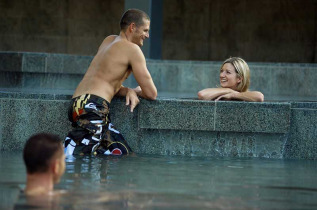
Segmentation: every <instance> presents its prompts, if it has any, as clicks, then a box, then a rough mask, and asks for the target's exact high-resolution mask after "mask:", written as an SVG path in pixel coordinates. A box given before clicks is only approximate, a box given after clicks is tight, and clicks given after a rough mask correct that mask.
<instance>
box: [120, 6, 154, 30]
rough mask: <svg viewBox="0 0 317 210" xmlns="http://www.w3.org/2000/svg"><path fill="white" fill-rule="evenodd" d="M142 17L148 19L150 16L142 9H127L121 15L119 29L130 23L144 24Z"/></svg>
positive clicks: (123, 28)
mask: <svg viewBox="0 0 317 210" xmlns="http://www.w3.org/2000/svg"><path fill="white" fill-rule="evenodd" d="M144 19H147V20H150V17H149V16H148V15H147V14H146V13H145V12H143V11H142V10H138V9H128V10H127V11H126V12H125V13H124V14H123V15H122V17H121V20H120V29H121V30H125V29H126V28H127V27H128V26H129V25H130V24H131V23H135V25H136V26H137V27H139V26H141V25H143V24H144Z"/></svg>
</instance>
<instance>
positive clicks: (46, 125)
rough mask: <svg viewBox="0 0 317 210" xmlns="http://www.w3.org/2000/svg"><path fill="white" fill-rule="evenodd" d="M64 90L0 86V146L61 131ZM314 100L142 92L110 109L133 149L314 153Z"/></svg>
mask: <svg viewBox="0 0 317 210" xmlns="http://www.w3.org/2000/svg"><path fill="white" fill-rule="evenodd" d="M67 97H68V98H70V96H69V95H68V96H66V95H64V96H60V97H59V98H63V99H62V100H59V99H57V97H55V96H50V95H49V94H48V95H47V96H46V97H43V96H41V95H37V94H32V95H30V94H21V95H15V94H13V95H11V94H10V93H6V94H1V93H0V131H1V132H0V134H1V135H0V150H4V151H16V150H18V151H20V150H22V148H23V145H24V143H25V141H26V140H27V139H28V137H29V136H31V135H33V134H34V133H37V132H51V133H55V134H58V135H60V136H61V137H62V138H64V137H65V136H66V135H67V133H68V131H69V130H70V129H71V127H70V122H68V120H67V108H68V105H69V100H64V99H65V98H67ZM43 98H44V99H43ZM316 108H317V103H316V102H310V103H302V102H293V103H290V102H287V103H276V102H274V103H272V102H265V103H251V102H214V101H208V102H206V101H198V100H182V99H181V100H180V99H159V100H157V101H147V100H144V99H142V100H141V103H140V104H139V105H138V107H137V108H136V109H135V110H134V112H133V113H131V112H130V111H129V107H127V106H126V105H125V100H124V98H114V100H113V101H112V103H111V106H110V110H111V111H110V113H111V119H112V122H113V123H114V125H115V126H116V127H117V129H118V130H120V131H121V132H122V134H123V135H124V136H125V138H126V139H127V141H128V142H129V144H130V146H131V148H132V149H133V151H134V152H136V153H139V154H160V155H186V156H214V157H265V158H279V159H281V158H292V159H317V149H316V148H317V127H316V126H315V125H316V123H317V122H316V120H317V118H316V116H317V115H316V114H317V111H316V110H317V109H316Z"/></svg>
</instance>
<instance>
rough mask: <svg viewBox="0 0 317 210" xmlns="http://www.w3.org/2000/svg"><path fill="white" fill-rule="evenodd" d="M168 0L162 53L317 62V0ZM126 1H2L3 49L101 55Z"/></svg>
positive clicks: (0, 48) (175, 57) (184, 57)
mask: <svg viewBox="0 0 317 210" xmlns="http://www.w3.org/2000/svg"><path fill="white" fill-rule="evenodd" d="M153 1H159V0H153ZM161 1H163V14H162V21H163V27H162V28H163V29H162V30H163V33H162V34H163V35H162V56H161V58H162V59H170V60H214V61H222V60H224V59H225V58H227V57H229V56H241V57H243V58H245V59H246V60H247V61H260V62H306V63H312V62H317V55H316V46H317V44H316V36H317V35H316V31H317V26H316V25H317V23H316V0H212V1H209V0H161ZM124 4H125V0H55V1H54V0H0V51H33V52H54V53H70V54H79V55H94V54H95V52H96V50H97V48H98V46H99V44H100V43H101V42H102V40H103V39H104V37H105V36H107V35H109V34H118V33H119V25H118V24H119V20H120V17H121V15H122V13H123V12H124Z"/></svg>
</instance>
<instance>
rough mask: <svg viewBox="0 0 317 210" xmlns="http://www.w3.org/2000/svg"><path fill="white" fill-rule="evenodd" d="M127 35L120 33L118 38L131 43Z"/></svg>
mask: <svg viewBox="0 0 317 210" xmlns="http://www.w3.org/2000/svg"><path fill="white" fill-rule="evenodd" d="M127 33H128V32H124V31H120V34H119V36H120V38H121V39H125V40H128V41H131V40H130V39H129V36H128V35H127Z"/></svg>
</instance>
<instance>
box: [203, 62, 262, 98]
mask: <svg viewBox="0 0 317 210" xmlns="http://www.w3.org/2000/svg"><path fill="white" fill-rule="evenodd" d="M249 85H250V69H249V66H248V64H247V63H246V62H245V61H244V60H243V59H242V58H239V57H232V58H228V59H227V60H225V61H224V62H223V64H222V66H221V68H220V86H221V87H220V88H207V89H204V90H201V91H199V92H198V99H200V100H215V101H218V100H240V101H254V102H263V101H264V95H263V94H262V93H261V92H259V91H249V90H248V88H249Z"/></svg>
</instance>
